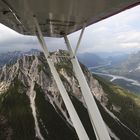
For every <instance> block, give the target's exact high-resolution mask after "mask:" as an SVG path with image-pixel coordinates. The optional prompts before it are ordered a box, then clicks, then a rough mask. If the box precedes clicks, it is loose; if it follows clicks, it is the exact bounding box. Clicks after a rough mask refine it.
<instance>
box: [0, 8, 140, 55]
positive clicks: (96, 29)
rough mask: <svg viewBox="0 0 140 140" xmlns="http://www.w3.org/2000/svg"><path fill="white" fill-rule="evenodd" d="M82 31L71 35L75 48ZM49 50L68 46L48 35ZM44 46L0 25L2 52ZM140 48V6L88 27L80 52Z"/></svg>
mask: <svg viewBox="0 0 140 140" xmlns="http://www.w3.org/2000/svg"><path fill="white" fill-rule="evenodd" d="M79 34H80V31H78V32H75V33H72V34H71V35H69V36H68V37H69V39H70V42H71V45H72V47H73V48H75V46H76V43H77V40H78V37H79ZM45 40H46V43H47V45H48V47H49V50H51V51H52V50H53V51H54V50H56V49H61V48H62V49H66V46H65V43H64V40H63V39H62V38H61V39H59V38H45ZM32 48H34V49H40V45H39V43H38V41H37V38H36V37H31V36H24V35H21V34H19V33H17V32H15V31H13V30H11V29H9V28H7V27H6V26H4V25H2V24H0V52H7V51H15V50H24V51H27V50H30V49H32ZM138 50H140V6H137V7H134V8H131V9H129V10H126V11H124V12H121V13H119V14H117V15H115V16H112V17H110V18H107V19H105V20H102V21H100V22H98V23H96V24H93V25H91V26H88V27H86V29H85V32H84V35H83V38H82V41H81V45H80V48H79V50H78V53H84V52H93V53H99V52H134V51H138Z"/></svg>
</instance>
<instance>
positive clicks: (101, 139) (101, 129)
mask: <svg viewBox="0 0 140 140" xmlns="http://www.w3.org/2000/svg"><path fill="white" fill-rule="evenodd" d="M82 34H83V32H81V35H80V39H79V40H81V38H82ZM64 39H65V42H66V45H67V49H68V51H69V52H70V55H71V56H72V58H71V62H72V65H73V69H74V72H75V75H76V78H77V80H78V82H79V85H80V88H81V91H82V95H83V97H84V100H85V103H86V105H87V110H88V113H89V117H90V120H91V123H92V126H93V129H94V132H95V134H96V138H97V140H111V138H110V136H109V133H108V131H107V128H106V126H105V123H104V121H103V119H102V116H101V114H100V112H99V110H98V107H97V105H96V102H95V100H94V97H93V95H92V93H91V91H90V88H89V86H88V84H87V81H86V78H85V76H84V74H83V72H82V69H81V67H80V64H79V62H78V60H77V58H76V56H75V53H74V52H73V50H72V47H71V45H70V42H69V40H68V38H67V36H64ZM77 44H78V45H77V46H79V44H80V41H78V43H77Z"/></svg>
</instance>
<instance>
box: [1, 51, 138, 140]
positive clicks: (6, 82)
mask: <svg viewBox="0 0 140 140" xmlns="http://www.w3.org/2000/svg"><path fill="white" fill-rule="evenodd" d="M54 54H55V56H59V55H61V54H63V55H67V53H66V52H63V51H59V52H55V53H54ZM52 60H53V61H54V62H55V66H56V68H57V70H58V72H59V74H60V77H61V79H62V81H63V83H64V86H65V87H66V90H67V92H68V94H69V96H70V98H71V100H72V102H73V104H74V106H75V108H76V110H77V112H78V114H79V116H80V118H81V120H82V122H83V125H84V127H85V128H86V130H87V133H88V135H89V137H90V139H91V140H94V139H95V135H94V132H93V130H92V127H91V123H90V121H89V117H88V115H87V110H86V105H85V102H84V99H83V97H82V95H81V91H80V87H79V85H78V81H77V79H76V77H75V75H74V73H73V70H72V65H71V63H70V60H69V59H68V58H66V57H64V58H61V57H52ZM81 66H82V69H83V72H84V74H85V76H86V79H87V81H88V84H89V86H90V88H91V91H92V93H93V95H94V97H96V98H95V99H96V102H97V104H98V106H99V108H100V110H101V113H102V115H103V116H104V120H105V123H106V124H107V126H108V130H109V132H110V135H111V137H112V139H122V138H123V139H127V138H130V136H131V138H132V139H133V140H135V139H139V138H138V137H137V136H136V135H135V134H133V133H132V132H131V131H129V130H128V129H127V128H125V127H124V126H123V125H122V124H121V123H118V120H117V118H114V116H113V115H112V114H111V112H110V111H109V110H108V109H107V105H108V100H109V98H108V96H107V94H106V93H105V92H104V90H103V89H102V87H101V85H100V84H99V82H98V81H97V80H96V79H95V78H94V77H93V76H92V74H91V73H90V72H89V71H88V69H86V68H85V67H84V66H83V65H81ZM114 110H117V111H118V110H119V107H118V106H116V105H114ZM110 120H111V121H112V123H113V124H114V125H115V127H116V128H117V129H119V128H120V127H121V130H123V131H124V134H123V137H122V136H121V134H119V133H117V135H116V134H115V133H114V130H115V129H114V128H113V127H111V126H110V125H109V121H110ZM113 124H112V125H113ZM0 128H4V129H6V130H7V131H5V132H4V133H2V132H0V138H2V139H7V140H9V139H12V140H17V139H19V140H34V139H40V140H44V139H49V140H59V139H61V140H67V139H70V140H77V139H78V137H77V135H76V133H75V130H74V128H73V124H72V122H71V119H70V117H69V114H68V112H67V110H66V107H65V105H64V103H63V100H62V98H61V96H60V93H59V91H58V88H57V86H56V83H55V81H54V79H53V77H52V75H51V72H50V69H49V67H48V64H47V62H46V59H45V58H44V55H42V54H40V55H39V56H36V55H35V56H34V55H33V56H24V57H23V58H22V59H19V60H17V62H16V63H15V64H13V65H5V66H4V67H3V68H2V69H1V70H0ZM115 132H116V131H115ZM118 132H119V130H118Z"/></svg>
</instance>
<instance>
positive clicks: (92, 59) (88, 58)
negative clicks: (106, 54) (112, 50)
mask: <svg viewBox="0 0 140 140" xmlns="http://www.w3.org/2000/svg"><path fill="white" fill-rule="evenodd" d="M78 59H79V61H80V62H81V63H82V64H84V65H85V66H87V67H94V66H99V65H103V64H105V63H107V62H106V61H105V60H104V59H102V58H101V57H99V56H98V55H96V54H94V53H83V54H78Z"/></svg>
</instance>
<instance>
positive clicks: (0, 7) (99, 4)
mask: <svg viewBox="0 0 140 140" xmlns="http://www.w3.org/2000/svg"><path fill="white" fill-rule="evenodd" d="M138 4H140V0H0V23H2V24H4V25H6V26H8V27H9V28H11V29H13V30H15V31H17V32H19V33H21V34H25V35H35V26H34V21H33V16H36V18H37V20H38V23H39V25H40V28H41V31H42V33H43V35H44V36H48V37H63V35H64V34H66V35H68V34H70V33H72V32H75V31H77V30H80V29H81V28H82V27H83V25H85V24H86V26H88V25H91V24H93V23H96V22H98V21H100V20H102V19H105V18H107V17H110V16H112V15H114V14H117V13H119V12H121V11H123V10H126V9H128V8H131V7H133V6H136V5H138Z"/></svg>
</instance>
